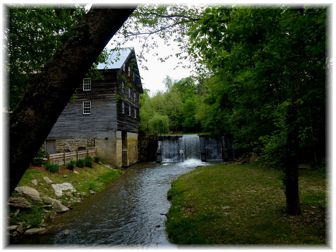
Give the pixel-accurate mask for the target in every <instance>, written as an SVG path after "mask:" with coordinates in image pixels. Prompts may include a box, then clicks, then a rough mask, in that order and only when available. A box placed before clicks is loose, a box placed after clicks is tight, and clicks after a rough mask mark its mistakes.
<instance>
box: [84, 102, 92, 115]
mask: <svg viewBox="0 0 336 252" xmlns="http://www.w3.org/2000/svg"><path fill="white" fill-rule="evenodd" d="M90 114H91V101H84V102H83V115H90Z"/></svg>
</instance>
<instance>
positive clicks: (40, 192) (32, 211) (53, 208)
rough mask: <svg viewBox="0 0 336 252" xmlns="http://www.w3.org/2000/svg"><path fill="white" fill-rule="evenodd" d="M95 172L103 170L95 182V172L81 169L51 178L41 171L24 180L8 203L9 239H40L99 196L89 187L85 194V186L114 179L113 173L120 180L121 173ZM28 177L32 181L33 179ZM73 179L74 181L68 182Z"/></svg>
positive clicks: (101, 186)
mask: <svg viewBox="0 0 336 252" xmlns="http://www.w3.org/2000/svg"><path fill="white" fill-rule="evenodd" d="M97 166H98V165H97ZM86 169H87V170H86ZM96 169H100V170H99V172H100V173H99V174H97V175H96V177H95V178H91V177H92V173H94V172H95V170H94V168H82V169H77V170H74V171H71V172H69V171H66V170H65V171H64V172H63V173H59V174H51V173H48V172H46V171H44V170H42V171H38V175H35V174H34V175H33V176H31V177H32V179H31V180H30V181H28V180H27V179H25V182H24V183H20V184H19V185H18V186H17V187H16V188H15V191H14V192H13V193H12V195H11V197H10V198H9V200H8V206H9V208H8V209H9V211H8V226H7V233H8V235H9V237H10V238H11V239H20V237H22V236H30V235H41V234H45V233H47V232H49V231H50V229H51V227H52V224H53V223H52V222H53V220H54V218H55V217H56V216H57V215H58V214H62V213H65V212H67V211H69V210H71V209H72V208H73V207H74V205H76V204H78V203H80V202H81V201H82V200H84V199H85V198H87V197H88V196H90V195H93V194H95V193H96V190H93V189H91V186H86V187H85V190H84V189H83V188H84V187H83V184H84V185H85V183H95V182H96V183H98V182H97V181H99V178H101V176H103V175H106V174H108V173H110V176H111V173H112V172H114V173H115V174H116V175H115V176H114V178H116V177H119V176H120V174H121V173H122V172H120V171H119V170H116V169H113V168H109V167H107V166H103V165H100V166H99V167H98V168H96ZM88 172H90V176H91V177H90V178H91V179H92V180H89V179H88V176H89V175H87V174H86V173H88ZM48 174H49V176H48ZM94 174H95V173H94ZM102 174H103V175H102ZM26 176H27V177H30V175H26ZM74 176H75V177H74ZM50 177H52V178H55V179H51V178H50ZM70 177H71V178H72V180H71V181H69V178H70ZM111 179H112V178H111ZM54 180H57V181H54ZM112 180H113V179H112ZM70 182H72V183H70ZM106 183H107V182H106ZM73 184H74V185H75V186H76V188H75V186H74V185H73ZM99 185H100V187H97V188H96V189H97V190H101V189H102V188H103V187H104V184H103V183H100V184H99Z"/></svg>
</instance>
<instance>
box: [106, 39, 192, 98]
mask: <svg viewBox="0 0 336 252" xmlns="http://www.w3.org/2000/svg"><path fill="white" fill-rule="evenodd" d="M153 36H155V35H153ZM155 39H156V41H157V43H158V47H157V48H156V49H155V51H156V52H158V53H159V56H160V57H165V56H167V55H169V54H172V55H174V54H175V52H178V47H177V43H176V42H174V41H169V43H170V45H169V46H167V45H166V44H165V43H164V41H162V39H160V38H159V37H158V36H157V38H155ZM113 40H114V39H113V38H112V40H111V41H110V42H109V43H108V45H107V46H106V47H107V48H108V49H112V48H113V46H112V45H111V44H112V42H113ZM123 47H134V49H135V52H136V53H140V52H141V50H142V44H141V43H140V42H138V41H130V42H127V43H125V44H123ZM153 53H154V52H152V53H144V55H145V58H146V60H147V62H141V61H138V67H139V71H140V75H141V78H142V86H143V88H144V89H149V90H150V95H154V94H155V93H156V92H157V91H164V90H165V84H164V82H163V80H164V79H165V77H166V76H169V77H170V78H171V79H173V80H180V79H182V78H184V77H188V76H191V75H192V73H191V69H184V68H182V66H178V67H177V68H176V69H174V68H175V67H176V66H177V63H178V61H180V62H181V60H178V59H177V58H176V57H174V56H173V57H171V58H169V59H168V60H166V61H165V62H161V61H160V60H159V59H158V56H153V55H152V54H153ZM182 62H183V61H182ZM185 65H189V64H188V62H187V61H185ZM144 66H146V67H147V69H148V70H146V68H145V67H144Z"/></svg>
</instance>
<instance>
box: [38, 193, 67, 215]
mask: <svg viewBox="0 0 336 252" xmlns="http://www.w3.org/2000/svg"><path fill="white" fill-rule="evenodd" d="M42 199H43V202H44V203H46V204H50V205H51V207H52V208H53V209H54V210H55V211H56V212H57V213H63V212H66V211H69V208H67V207H66V206H64V205H63V204H62V203H61V201H59V200H57V199H53V198H50V197H43V198H42Z"/></svg>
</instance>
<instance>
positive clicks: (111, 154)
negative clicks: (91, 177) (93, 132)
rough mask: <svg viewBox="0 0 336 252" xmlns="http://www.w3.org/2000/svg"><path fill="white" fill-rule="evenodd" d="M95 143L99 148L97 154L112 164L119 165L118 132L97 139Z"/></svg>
mask: <svg viewBox="0 0 336 252" xmlns="http://www.w3.org/2000/svg"><path fill="white" fill-rule="evenodd" d="M95 145H96V149H97V156H98V157H100V158H101V159H102V160H103V161H104V162H107V163H110V164H112V165H116V166H118V165H117V163H118V160H117V157H116V152H117V148H116V134H115V133H114V134H113V133H111V134H109V136H108V137H105V138H102V139H97V138H96V139H95Z"/></svg>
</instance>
